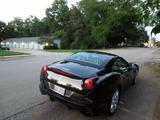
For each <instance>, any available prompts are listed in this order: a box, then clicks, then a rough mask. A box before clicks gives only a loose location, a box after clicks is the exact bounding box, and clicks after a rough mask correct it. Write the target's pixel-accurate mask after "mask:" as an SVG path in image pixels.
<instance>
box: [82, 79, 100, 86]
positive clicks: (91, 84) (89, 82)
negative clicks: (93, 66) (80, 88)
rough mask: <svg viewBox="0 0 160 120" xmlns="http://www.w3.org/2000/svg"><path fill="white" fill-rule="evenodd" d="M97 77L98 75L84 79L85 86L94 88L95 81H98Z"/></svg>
mask: <svg viewBox="0 0 160 120" xmlns="http://www.w3.org/2000/svg"><path fill="white" fill-rule="evenodd" d="M97 79H98V78H97V77H93V78H89V79H86V80H85V81H84V88H85V89H92V88H93V86H94V83H95V81H96V80H97Z"/></svg>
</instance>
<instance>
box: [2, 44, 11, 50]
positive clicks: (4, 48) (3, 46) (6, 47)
mask: <svg viewBox="0 0 160 120" xmlns="http://www.w3.org/2000/svg"><path fill="white" fill-rule="evenodd" d="M0 50H10V47H9V45H0Z"/></svg>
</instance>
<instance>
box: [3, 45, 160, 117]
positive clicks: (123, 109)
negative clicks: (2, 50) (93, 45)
mask: <svg viewBox="0 0 160 120" xmlns="http://www.w3.org/2000/svg"><path fill="white" fill-rule="evenodd" d="M21 51H25V52H30V53H32V54H33V55H34V56H30V57H23V58H17V59H7V60H4V59H3V60H0V119H2V120H4V119H9V120H22V119H23V120H35V119H36V120H44V119H45V120H53V119H54V120H55V119H56V120H63V119H65V120H66V119H67V120H70V119H76V120H81V119H102V120H103V119H108V120H128V119H130V120H135V119H136V120H152V119H154V118H153V116H154V114H155V108H156V103H157V101H158V96H160V76H158V75H156V74H155V73H152V72H153V71H152V70H150V69H148V68H147V67H146V66H145V64H144V63H146V62H149V61H153V60H159V61H160V49H148V48H129V49H115V50H107V52H111V53H115V54H118V55H120V56H122V57H124V58H125V59H127V60H128V61H129V62H135V63H138V64H140V65H141V71H140V74H139V76H138V80H139V81H138V83H137V85H136V86H134V87H131V88H130V89H128V91H127V92H126V93H125V94H124V95H123V96H122V99H121V102H120V103H121V104H120V107H119V110H118V112H117V113H116V114H115V115H114V116H112V117H108V116H106V115H100V116H96V117H94V118H88V117H85V116H83V115H82V114H81V113H80V112H78V111H77V110H71V111H69V110H68V109H67V108H66V106H65V105H63V104H61V103H58V102H50V101H49V99H48V97H47V96H42V95H41V94H40V92H39V88H38V86H39V74H40V69H41V67H42V66H43V65H46V64H48V63H51V62H54V61H57V60H61V59H63V58H65V57H67V56H68V55H70V54H71V53H48V52H42V51H33V50H21ZM105 51H106V50H105Z"/></svg>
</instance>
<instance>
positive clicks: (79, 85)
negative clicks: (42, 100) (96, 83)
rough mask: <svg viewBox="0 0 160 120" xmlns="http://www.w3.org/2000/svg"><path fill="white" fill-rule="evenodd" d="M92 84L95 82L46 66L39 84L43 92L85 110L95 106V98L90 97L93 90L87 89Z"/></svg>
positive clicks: (72, 106) (70, 105) (68, 104)
mask: <svg viewBox="0 0 160 120" xmlns="http://www.w3.org/2000/svg"><path fill="white" fill-rule="evenodd" d="M93 79H96V78H93ZM85 82H87V83H85ZM92 86H93V83H90V81H89V80H84V78H81V77H78V76H75V75H73V74H70V73H68V72H64V71H62V70H59V69H57V68H53V67H50V66H44V67H43V68H42V71H41V76H40V86H39V87H40V91H41V93H42V94H46V95H49V96H50V97H51V98H53V99H55V100H58V101H60V102H62V103H64V104H65V105H67V106H68V107H71V108H75V109H79V110H85V109H88V108H93V107H94V102H93V100H92V99H90V98H89V97H88V94H89V91H91V90H87V87H88V88H89V87H92ZM85 87H86V89H85Z"/></svg>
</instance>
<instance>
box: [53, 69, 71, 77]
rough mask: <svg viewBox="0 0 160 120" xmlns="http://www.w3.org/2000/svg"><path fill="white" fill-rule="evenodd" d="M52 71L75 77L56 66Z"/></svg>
mask: <svg viewBox="0 0 160 120" xmlns="http://www.w3.org/2000/svg"><path fill="white" fill-rule="evenodd" d="M52 71H53V72H55V73H58V74H61V75H64V76H68V77H73V75H72V74H70V73H67V72H64V71H62V70H59V69H56V68H52Z"/></svg>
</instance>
